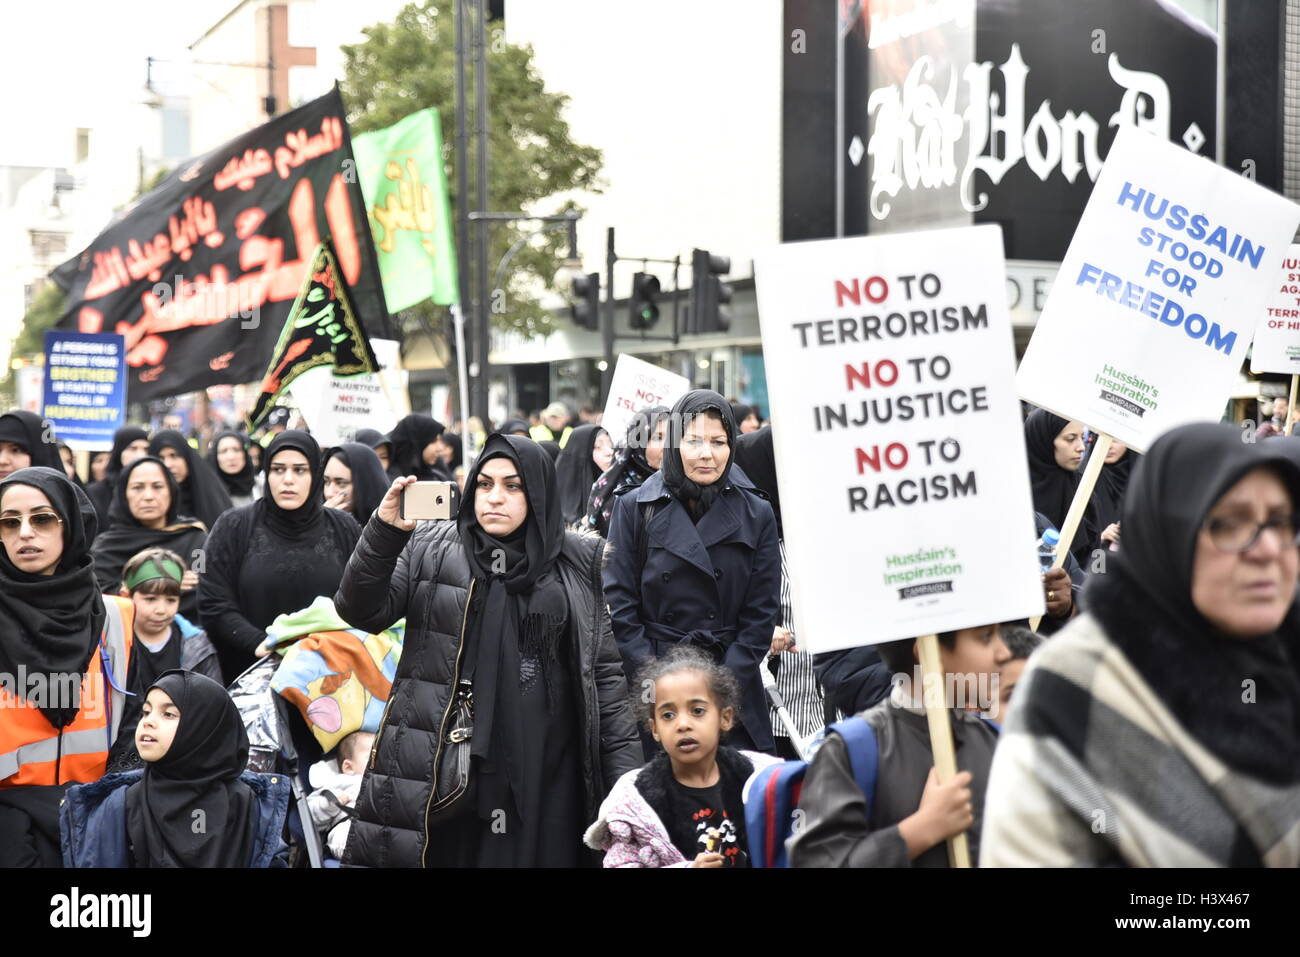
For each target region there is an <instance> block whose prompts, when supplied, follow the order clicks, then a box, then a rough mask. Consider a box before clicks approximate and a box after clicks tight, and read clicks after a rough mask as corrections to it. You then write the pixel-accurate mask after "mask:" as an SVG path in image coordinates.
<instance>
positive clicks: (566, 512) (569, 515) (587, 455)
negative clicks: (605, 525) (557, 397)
mask: <svg viewBox="0 0 1300 957" xmlns="http://www.w3.org/2000/svg"><path fill="white" fill-rule="evenodd" d="M613 459H614V447H613V445H612V444H611V443H610V440H609V433H608V432H606V431H605V430H604V429H602V428H601V427H600V426H598V425H580V426H578V427H577V428H576V429H574V430H573V431H572V432H571V433H570V434H569V441H568V442H566V443H565V444H564V447H563V448H562V449H560V455H559V457H558V458H557V459H556V460H555V480H556V486H557V488H558V490H559V495H560V515H561V516H562V517H563V518H564V524H565V525H567V526H569V527H573V526H574V525H576V524H577V523H579V522H581V521H582V520H583V518H584V517H585V516H586V514H587V501H588V500H589V499H590V498H591V488H592V486H593V485H595V484H596V480H597V479H599V478H600V477H601V475H602V474H604V472H605V470H606V469H607V468H609V467H610V465H611V464H612V462H613Z"/></svg>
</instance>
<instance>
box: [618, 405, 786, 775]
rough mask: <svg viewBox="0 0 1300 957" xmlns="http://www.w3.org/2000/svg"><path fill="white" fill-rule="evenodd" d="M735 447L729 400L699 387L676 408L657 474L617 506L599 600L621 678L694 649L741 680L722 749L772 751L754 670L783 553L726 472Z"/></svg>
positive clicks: (754, 501)
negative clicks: (735, 714) (669, 654)
mask: <svg viewBox="0 0 1300 957" xmlns="http://www.w3.org/2000/svg"><path fill="white" fill-rule="evenodd" d="M735 448H736V423H735V422H734V421H733V420H732V418H731V406H730V405H729V404H728V403H727V401H726V399H724V398H722V396H720V395H718V394H717V393H716V392H710V391H708V390H704V389H700V390H696V391H694V392H688V393H687V394H686V395H684V396H682V398H681V399H679V400H678V402H677V404H676V405H674V406H673V410H672V413H671V414H670V416H669V418H668V441H667V445H666V446H665V447H664V457H663V464H662V466H661V467H660V470H659V472H658V473H657V474H655V475H652V476H650V478H648V479H647V480H646V481H645V484H643V485H642V486H641V487H640V488H639V489H635V490H632V491H629V492H628V493H626V494H624V495H620V496H618V498H617V504H616V505H615V506H614V515H613V517H612V518H611V520H610V523H609V543H610V546H611V548H610V559H609V567H608V568H607V569H606V571H605V599H606V601H607V602H608V603H609V610H610V616H611V617H612V618H613V622H614V636H615V638H617V639H618V643H619V650H620V651H621V652H622V653H623V660H624V663H625V666H626V668H627V671H628V673H629V674H635V673H636V670H637V669H639V668H640V667H641V665H642V664H643V663H644V662H645V661H646V659H648V658H652V657H658V656H659V655H660V654H662V653H663V652H665V651H667V650H668V649H669V648H671V647H672V646H674V645H677V644H681V643H686V644H693V645H698V646H700V647H701V648H703V649H704V650H705V651H706V652H708V653H709V654H711V655H712V656H713V657H714V659H715V660H717V661H719V662H720V663H722V664H725V665H727V666H728V667H729V668H731V670H732V672H733V673H734V674H735V676H736V679H737V680H738V681H739V682H740V687H741V713H740V723H739V724H738V725H737V726H736V727H735V728H734V729H733V730H732V731H731V733H730V734H731V737H730V739H729V742H728V743H729V744H731V745H732V746H733V747H736V748H742V749H745V748H748V749H750V750H756V751H768V752H770V751H772V749H773V747H774V746H775V745H774V742H773V740H772V727H771V724H770V723H769V722H768V719H767V699H766V695H765V694H764V691H763V682H762V679H761V677H760V675H759V671H758V669H759V666H760V663H761V662H762V661H763V658H764V656H765V655H766V654H767V652H768V650H769V649H770V648H771V646H772V629H773V626H774V625H775V624H776V618H777V613H778V611H779V610H780V594H779V590H780V585H781V553H780V548H779V546H778V544H777V534H776V518H775V516H774V515H773V513H772V506H771V505H769V504H768V503H767V500H766V499H764V498H763V496H762V495H761V494H760V493H759V492H758V491H757V490H756V489H755V488H754V486H753V485H752V484H751V483H750V481H749V479H748V478H747V477H746V476H745V475H744V473H743V472H742V471H741V470H740V469H733V468H732V464H733V462H734V460H735ZM647 743H648V742H647ZM648 746H649V747H651V748H653V747H654V746H653V745H648Z"/></svg>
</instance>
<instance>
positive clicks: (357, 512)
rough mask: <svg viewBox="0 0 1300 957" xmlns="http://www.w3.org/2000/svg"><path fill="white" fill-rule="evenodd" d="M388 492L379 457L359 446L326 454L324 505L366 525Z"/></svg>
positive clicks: (347, 445) (348, 445) (354, 444)
mask: <svg viewBox="0 0 1300 957" xmlns="http://www.w3.org/2000/svg"><path fill="white" fill-rule="evenodd" d="M387 491H388V476H387V475H385V474H384V467H383V466H382V465H380V464H379V456H377V455H375V453H374V451H373V450H372V449H371V448H370V447H369V446H368V445H363V444H362V443H360V442H344V443H343V444H342V445H340V446H337V447H336V448H332V449H330V450H329V451H328V452H326V453H325V504H326V505H327V506H328V507H330V508H339V509H342V510H343V511H345V512H347V513H348V514H350V515H351V516H352V517H353V518H355V519H356V520H357V524H358V525H364V524H365V523H366V522H368V521H369V520H370V516H371V515H372V514H374V511H375V509H377V508H378V507H379V503H380V501H381V500H382V499H383V497H384V493H385V492H387Z"/></svg>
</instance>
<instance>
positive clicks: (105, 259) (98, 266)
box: [86, 246, 131, 300]
mask: <svg viewBox="0 0 1300 957" xmlns="http://www.w3.org/2000/svg"><path fill="white" fill-rule="evenodd" d="M130 282H131V275H130V273H128V272H127V271H126V262H125V261H124V260H123V259H122V251H121V250H120V249H118V248H117V247H116V246H114V247H113V248H112V249H108V250H105V251H104V252H98V253H95V268H94V270H93V271H92V272H91V274H90V282H88V283H86V299H87V300H90V299H98V298H99V297H100V296H107V295H108V294H109V293H110V292H116V291H117V290H118V289H121V288H122V287H123V286H126V285H129V284H130Z"/></svg>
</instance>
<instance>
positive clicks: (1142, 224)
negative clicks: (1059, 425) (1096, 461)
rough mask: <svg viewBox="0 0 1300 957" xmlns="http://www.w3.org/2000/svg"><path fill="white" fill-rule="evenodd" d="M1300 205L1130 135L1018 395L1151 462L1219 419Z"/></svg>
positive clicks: (1102, 182)
mask: <svg viewBox="0 0 1300 957" xmlns="http://www.w3.org/2000/svg"><path fill="white" fill-rule="evenodd" d="M1297 223H1300V206H1296V205H1295V204H1294V203H1292V202H1290V201H1289V200H1286V199H1284V198H1282V197H1281V196H1278V195H1277V194H1275V193H1271V192H1269V191H1268V190H1266V189H1264V188H1263V187H1261V186H1258V185H1256V184H1255V183H1253V182H1252V181H1250V180H1248V179H1246V178H1245V177H1244V176H1239V175H1237V174H1236V173H1234V172H1232V171H1231V170H1226V169H1224V168H1223V167H1221V166H1216V165H1215V164H1214V163H1212V162H1210V161H1209V160H1207V159H1204V158H1202V157H1199V156H1196V155H1194V154H1192V153H1189V152H1188V151H1187V150H1185V149H1182V148H1181V147H1178V146H1174V145H1173V144H1171V143H1169V142H1168V141H1166V140H1162V139H1158V138H1157V137H1155V136H1152V135H1151V134H1149V133H1143V132H1140V131H1139V130H1136V129H1133V128H1131V127H1124V128H1121V129H1120V131H1119V133H1118V135H1117V136H1116V137H1115V142H1114V145H1112V146H1111V148H1110V153H1109V155H1108V156H1107V157H1106V163H1105V166H1103V167H1102V171H1101V174H1100V175H1099V176H1098V177H1097V183H1096V185H1095V186H1094V187H1093V190H1092V197H1091V198H1090V199H1089V200H1088V206H1087V208H1086V209H1085V210H1084V212H1083V216H1082V218H1081V219H1080V220H1079V226H1078V228H1077V229H1076V230H1075V233H1074V239H1073V240H1071V242H1070V248H1069V250H1068V251H1067V252H1066V254H1065V259H1064V261H1063V262H1062V263H1061V269H1060V271H1059V272H1058V274H1057V278H1056V282H1055V283H1054V284H1053V285H1052V291H1051V294H1050V295H1049V296H1048V297H1047V304H1046V305H1045V306H1044V308H1043V313H1042V315H1041V316H1040V317H1039V320H1038V325H1037V327H1036V328H1035V329H1034V335H1033V338H1032V339H1031V340H1030V341H1029V348H1028V349H1027V350H1026V351H1025V355H1024V358H1023V359H1022V360H1021V363H1020V370H1019V373H1018V374H1017V377H1016V383H1017V385H1018V386H1019V389H1020V395H1021V396H1022V397H1023V398H1025V399H1027V400H1029V401H1030V402H1032V403H1034V404H1035V405H1040V406H1043V407H1044V408H1047V409H1051V410H1052V411H1053V412H1055V413H1056V414H1057V415H1061V416H1064V417H1065V418H1067V419H1070V420H1073V421H1078V422H1082V423H1083V424H1085V425H1088V426H1090V427H1092V428H1093V429H1096V430H1098V431H1100V432H1106V433H1109V434H1110V435H1113V436H1114V437H1115V438H1117V439H1119V440H1120V441H1121V442H1123V443H1125V444H1126V445H1128V446H1129V447H1131V448H1133V449H1135V450H1137V451H1139V452H1145V451H1146V450H1147V449H1148V448H1149V447H1150V445H1151V443H1152V441H1154V440H1155V438H1156V437H1157V436H1158V435H1160V434H1161V433H1162V432H1165V431H1167V430H1169V429H1171V428H1173V427H1174V426H1177V425H1183V424H1185V423H1187V422H1196V421H1208V422H1217V421H1218V420H1219V418H1220V416H1221V415H1222V413H1223V406H1224V403H1225V402H1227V400H1228V397H1229V395H1230V394H1231V392H1232V388H1233V386H1234V385H1235V384H1236V380H1237V373H1238V372H1239V371H1240V369H1241V364H1242V361H1243V358H1244V357H1245V355H1246V350H1247V348H1248V347H1249V346H1250V339H1251V336H1252V334H1253V333H1254V331H1255V322H1256V320H1257V319H1258V317H1259V316H1260V314H1261V313H1263V312H1264V310H1265V308H1266V304H1267V301H1268V300H1269V299H1270V297H1272V296H1273V295H1274V293H1275V287H1276V283H1277V275H1278V272H1279V271H1280V269H1281V266H1282V259H1283V256H1284V255H1285V254H1286V252H1287V247H1288V246H1289V245H1290V242H1291V238H1292V236H1294V234H1295V229H1296V224H1297Z"/></svg>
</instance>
